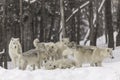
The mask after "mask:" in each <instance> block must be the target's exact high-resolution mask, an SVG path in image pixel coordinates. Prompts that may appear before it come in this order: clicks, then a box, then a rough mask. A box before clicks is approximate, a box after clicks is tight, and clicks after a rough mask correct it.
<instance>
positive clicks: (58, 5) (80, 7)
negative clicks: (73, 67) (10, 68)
mask: <svg viewBox="0 0 120 80" xmlns="http://www.w3.org/2000/svg"><path fill="white" fill-rule="evenodd" d="M116 1H117V0H115V1H114V2H112V1H111V0H105V1H104V0H36V1H35V2H33V3H32V2H31V0H28V1H24V0H1V1H0V50H1V51H2V49H4V48H5V49H6V50H5V51H6V52H5V55H8V44H9V41H10V39H11V37H19V38H20V40H21V44H22V48H23V51H27V50H29V49H31V48H33V40H34V39H35V38H39V40H40V41H41V42H50V41H52V42H57V41H59V40H60V36H61V34H62V36H61V37H69V38H70V41H75V42H76V43H77V44H79V42H80V41H81V40H84V39H85V36H86V34H87V32H88V30H90V32H89V35H88V36H87V37H86V41H85V43H86V42H87V41H88V40H90V45H94V46H96V45H97V38H98V37H100V36H102V35H103V34H104V33H105V34H106V42H107V43H108V47H110V48H114V36H113V32H114V31H115V30H117V29H118V35H117V41H116V45H117V46H119V45H120V27H119V25H120V14H119V13H120V7H119V4H120V1H119V3H117V2H116ZM113 4H115V5H116V4H117V5H118V6H117V7H116V6H113V7H114V8H115V9H116V12H114V13H116V14H118V15H117V16H116V18H117V20H116V24H115V25H117V28H116V29H114V24H113V17H114V14H113V9H112V5H113ZM5 59H7V58H5ZM5 66H7V65H5Z"/></svg>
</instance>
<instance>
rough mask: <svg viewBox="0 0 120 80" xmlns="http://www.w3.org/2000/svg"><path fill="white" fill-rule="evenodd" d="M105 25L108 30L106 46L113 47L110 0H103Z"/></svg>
mask: <svg viewBox="0 0 120 80" xmlns="http://www.w3.org/2000/svg"><path fill="white" fill-rule="evenodd" d="M105 23H106V24H105V26H106V29H107V31H108V47H110V48H114V37H113V25H112V12H111V0H106V1H105Z"/></svg>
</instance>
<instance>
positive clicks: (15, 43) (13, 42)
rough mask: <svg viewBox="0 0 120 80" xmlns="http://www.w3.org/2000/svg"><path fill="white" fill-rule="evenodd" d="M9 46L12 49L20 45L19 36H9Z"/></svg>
mask: <svg viewBox="0 0 120 80" xmlns="http://www.w3.org/2000/svg"><path fill="white" fill-rule="evenodd" d="M10 46H11V47H12V48H14V49H16V48H18V47H20V39H19V38H11V40H10Z"/></svg>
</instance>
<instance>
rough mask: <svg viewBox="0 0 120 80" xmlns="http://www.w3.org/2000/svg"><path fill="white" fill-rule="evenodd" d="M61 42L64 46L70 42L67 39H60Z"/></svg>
mask: <svg viewBox="0 0 120 80" xmlns="http://www.w3.org/2000/svg"><path fill="white" fill-rule="evenodd" d="M62 42H63V43H64V44H65V45H67V44H68V43H69V42H70V40H69V38H63V39H62Z"/></svg>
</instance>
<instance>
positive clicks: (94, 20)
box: [93, 0, 105, 25]
mask: <svg viewBox="0 0 120 80" xmlns="http://www.w3.org/2000/svg"><path fill="white" fill-rule="evenodd" d="M104 3H105V0H103V1H102V3H101V5H100V7H99V8H98V13H100V11H101V10H102V7H103V5H104ZM96 16H97V15H96V14H95V16H94V19H93V25H94V24H95V22H96Z"/></svg>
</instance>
